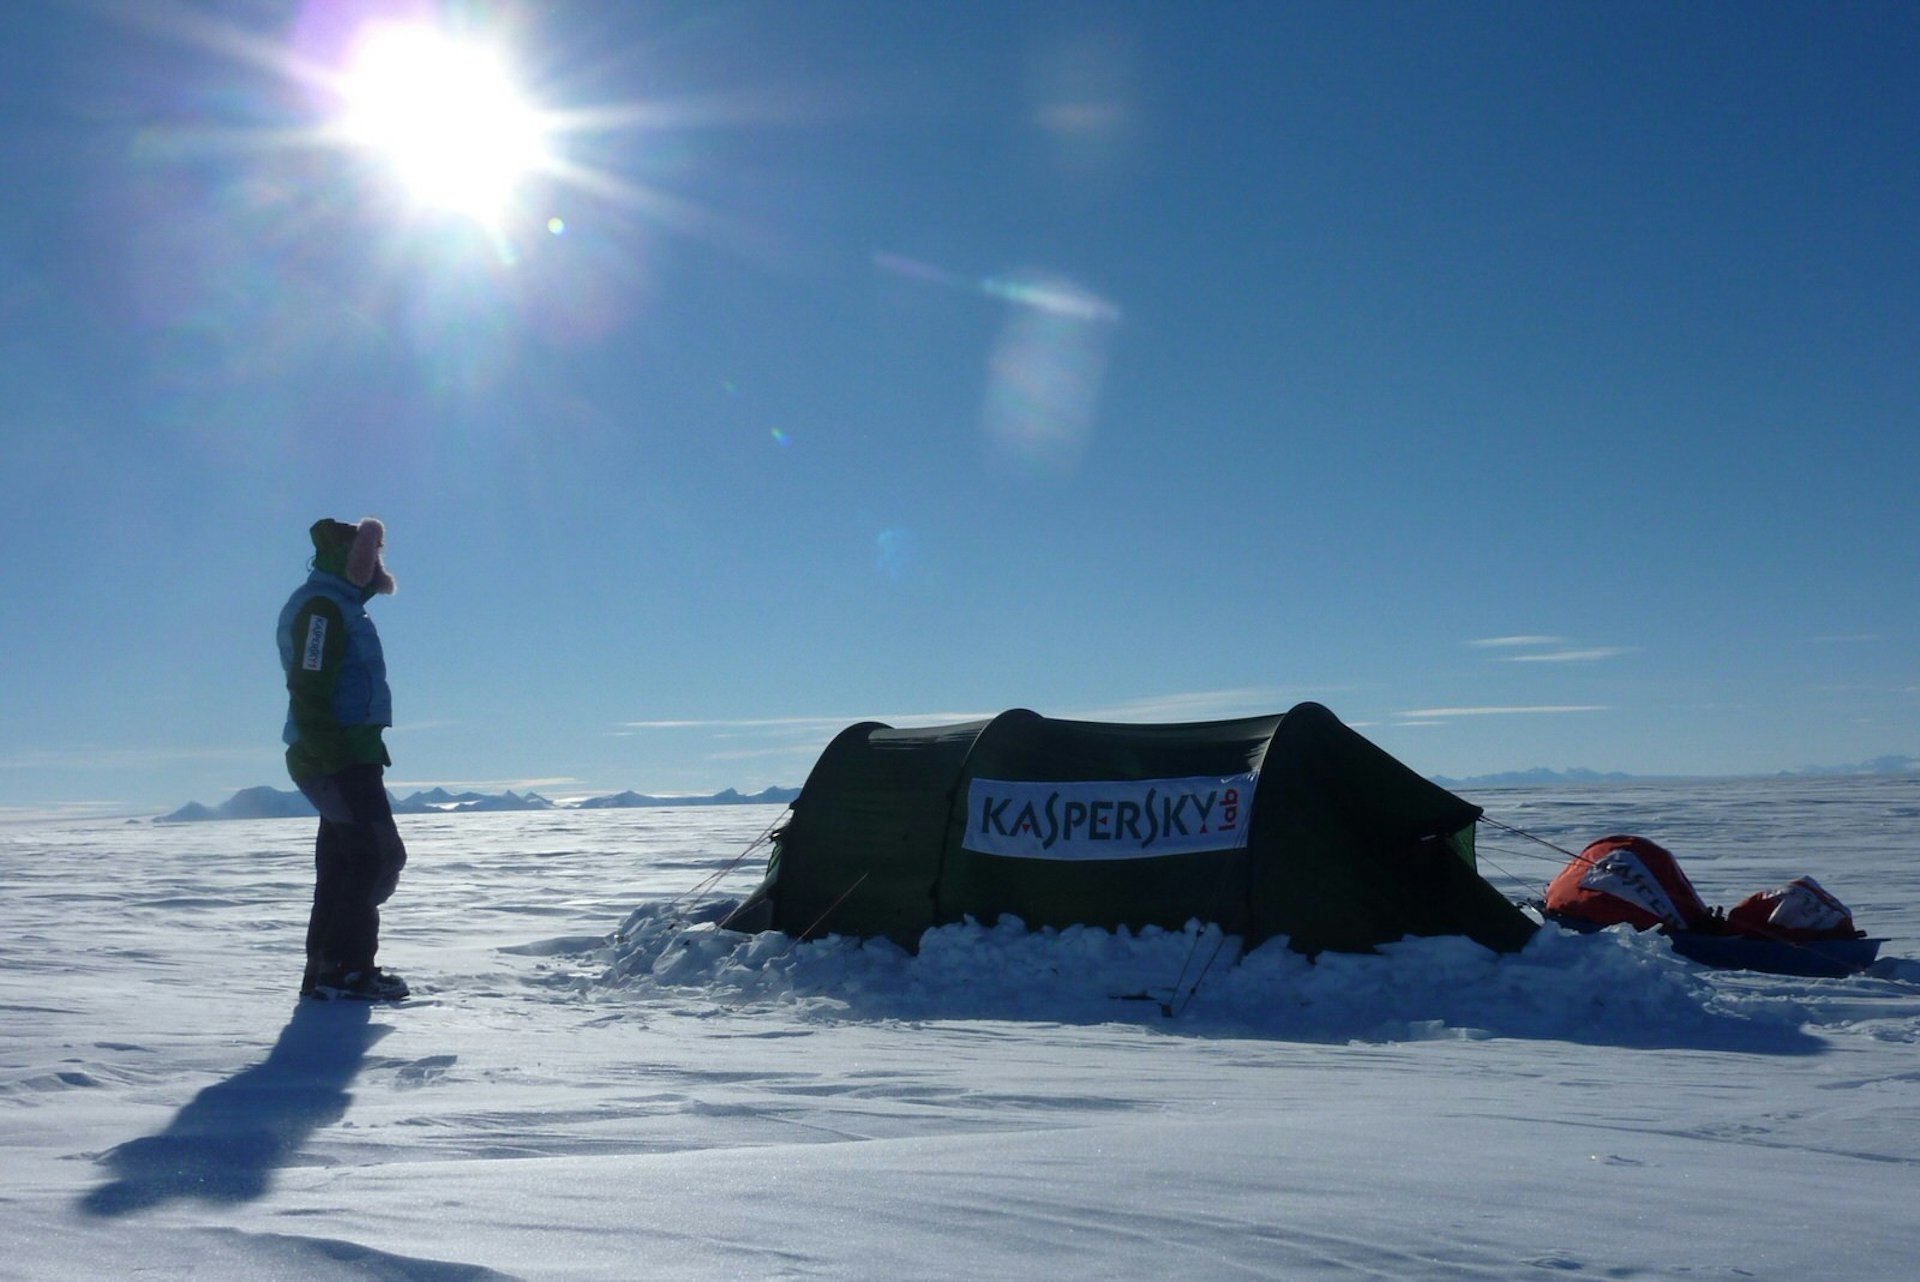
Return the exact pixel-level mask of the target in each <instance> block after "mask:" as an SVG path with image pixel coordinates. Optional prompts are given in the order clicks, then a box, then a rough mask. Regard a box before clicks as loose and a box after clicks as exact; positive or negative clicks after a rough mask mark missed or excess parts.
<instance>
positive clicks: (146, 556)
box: [0, 0, 1920, 812]
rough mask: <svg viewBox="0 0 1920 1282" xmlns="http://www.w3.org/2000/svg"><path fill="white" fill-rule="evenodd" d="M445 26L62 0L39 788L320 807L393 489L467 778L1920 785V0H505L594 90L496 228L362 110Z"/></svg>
mask: <svg viewBox="0 0 1920 1282" xmlns="http://www.w3.org/2000/svg"><path fill="white" fill-rule="evenodd" d="M375 8H376V6H373V5H371V4H365V3H362V4H346V3H336V4H332V5H320V4H318V3H317V0H314V2H313V3H309V4H305V5H303V4H299V3H292V2H288V3H274V2H269V0H248V2H246V3H241V2H239V0H235V2H233V3H226V4H185V3H181V4H158V3H154V4H139V5H131V4H130V5H125V6H117V5H113V4H75V3H56V2H51V0H26V2H24V3H16V4H9V5H6V6H5V7H4V8H0V172H4V173H5V175H6V179H5V185H6V191H7V196H6V199H5V200H4V201H0V495H4V505H5V511H6V513H7V527H8V537H7V539H6V555H5V557H4V559H3V560H0V636H4V638H5V650H6V658H5V663H4V665H0V703H3V704H4V709H3V711H0V808H7V809H15V810H18V809H23V808H41V807H49V806H72V807H86V806H96V807H100V808H103V809H108V810H113V809H122V810H126V811H129V812H139V811H140V810H142V809H143V808H145V809H158V808H165V807H171V806H173V805H176V804H178V803H179V802H182V801H185V800H187V799H189V798H196V799H200V800H204V801H210V802H211V801H218V800H220V799H223V798H224V797H225V796H226V795H228V794H229V793H230V792H232V791H233V790H235V789H237V788H240V787H245V786H249V785H252V784H258V783H274V784H276V785H281V786H284V784H285V780H284V775H283V774H282V773H281V769H280V764H279V744H278V731H279V725H280V718H281V716H282V712H283V706H284V696H283V692H282V689H281V685H280V676H279V672H278V667H277V663H276V660H275V656H274V652H273V643H272V627H273V621H274V618H275V616H276V614H277V612H278V609H279V607H280V604H281V602H282V601H283V600H284V598H285V596H286V594H287V593H288V592H289V591H291V590H292V588H293V587H294V585H295V584H296V583H297V582H299V580H300V579H301V578H302V576H303V575H304V572H305V558H306V556H307V553H308V548H307V545H306V536H305V530H306V527H307V525H308V524H309V523H310V522H311V521H313V520H314V519H315V518H317V517H320V516H323V515H326V516H335V517H340V518H343V519H349V520H351V519H355V518H357V517H359V516H361V515H364V514H369V513H371V514H376V515H379V516H380V517H381V518H383V519H384V520H385V521H386V522H387V525H388V528H389V536H388V561H389V564H390V566H391V568H392V570H393V572H394V574H395V576H396V577H397V579H398V580H399V584H400V589H399V592H398V593H397V594H396V595H395V596H394V597H392V598H383V599H381V600H379V601H377V602H376V603H375V604H374V606H373V610H374V613H375V617H376V620H377V622H378V624H379V626H380V629H381V634H382V636H383V638H384V639H385V642H386V646H387V650H388V655H389V661H390V665H391V669H392V673H393V678H394V687H395V704H396V713H397V718H398V722H399V724H398V725H397V727H396V728H395V730H394V731H393V732H392V733H391V734H390V736H389V745H390V748H391V751H392V754H393V757H394V761H395V765H394V768H393V770H392V771H391V772H390V774H389V779H390V781H391V782H392V783H393V785H394V786H396V787H398V788H402V789H406V788H410V787H412V786H415V785H428V784H434V783H447V784H456V785H460V784H470V785H476V786H481V787H486V788H500V787H508V786H512V787H526V786H533V787H536V788H538V789H539V790H541V791H543V792H546V793H548V794H549V795H556V796H567V795H577V794H583V793H591V792H611V791H617V790H619V789H622V788H629V787H630V788H636V789H639V790H642V791H650V792H706V791H712V790H714V789H718V788H721V787H725V786H736V787H740V788H742V789H754V788H758V787H762V786H765V785H768V784H783V785H797V784H799V783H800V782H802V781H803V780H804V778H805V775H806V772H807V770H808V768H809V767H810V765H811V763H812V761H813V758H814V756H815V754H816V753H817V751H818V749H819V748H820V746H821V745H822V744H824V742H825V741H826V739H827V738H829V737H830V736H831V734H832V733H833V732H834V731H835V730H837V729H839V728H840V727H841V726H843V725H845V724H847V723H849V722H851V721H854V720H859V719H863V718H868V717H875V718H879V719H882V720H890V721H893V722H895V723H896V724H904V723H908V722H925V721H936V720H945V719H964V718H969V717H972V716H976V715H987V714H991V713H993V712H996V711H999V710H1002V709H1004V708H1008V707H1014V706H1024V707H1031V708H1033V709H1035V710H1037V711H1040V712H1042V713H1045V714H1047V715H1051V716H1063V717H1083V718H1094V719H1147V720H1168V719H1177V720H1185V719H1209V718H1214V717H1223V716H1234V715H1240V714H1247V713H1255V712H1267V711H1274V710H1278V709H1282V708H1285V707H1287V706H1290V705H1291V704H1292V703H1293V702H1296V701H1298V700H1301V699H1317V700H1319V701H1321V702H1324V703H1326V704H1328V705H1329V706H1330V707H1332V708H1333V709H1334V710H1335V711H1336V712H1337V713H1339V714H1340V715H1341V716H1342V717H1344V718H1345V719H1346V720H1348V721H1349V722H1350V723H1353V724H1355V725H1359V726H1362V727H1364V728H1365V731H1366V733H1368V734H1369V735H1370V737H1372V738H1374V739H1375V740H1376V741H1377V742H1379V743H1381V744H1382V745H1383V746H1385V747H1386V748H1388V749H1389V750H1390V751H1392V752H1394V753H1396V754H1397V755H1399V756H1400V757H1402V758H1403V759H1404V760H1406V761H1407V762H1409V763H1410V764H1411V765H1413V766H1415V767H1416V768H1417V769H1420V770H1422V771H1424V772H1427V773H1439V774H1448V775H1455V776H1464V775H1471V774H1475V773H1482V772H1489V771H1496V770H1503V769H1512V768H1521V767H1527V766H1533V765H1552V766H1558V767H1565V766H1585V767H1590V768H1594V769H1603V770H1625V771H1632V772H1641V773H1716V774H1718V773H1746V772H1766V771H1773V770H1779V769H1790V768H1794V767H1797V766H1801V765H1806V764H1811V763H1836V762H1848V761H1859V760H1864V759H1867V758H1870V757H1874V756H1878V755H1881V754H1886V753H1920V602H1917V601H1916V594H1915V584H1916V580H1917V579H1920V521H1916V516H1915V494H1916V483H1915V477H1916V470H1917V469H1916V462H1917V461H1920V449H1917V448H1916V445H1915V428H1916V425H1920V237H1916V235H1915V230H1914V229H1915V228H1916V227H1920V147H1916V145H1915V144H1916V131H1917V130H1920V78H1916V77H1915V76H1914V75H1913V74H1912V69H1913V68H1914V67H1915V66H1916V65H1920V10H1916V9H1915V8H1913V7H1912V6H1909V5H1901V4H1830V3H1822V4H1752V5H1747V4H1679V5H1676V4H1670V3H1659V4H1631V3H1622V4H1604V5H1603V4H1573V3H1568V4H1518V5H1506V4H1473V5H1439V4H1366V3H1338V4H1284V3H1247V4H1229V3H1202V4H1175V3H1101V4H1063V3H1021V4H1000V3H994V2H992V0H981V2H975V3H966V4H960V3H953V4H899V3H890V2H882V0H874V2H871V3H856V2H852V0H818V2H816V3H807V4H782V3H768V4H756V3H734V4H679V3H676V4H646V3H637V2H636V3H632V4H620V5H603V4H597V3H585V2H582V3H557V4H540V5H522V6H513V5H498V6H472V5H466V6H459V7H458V11H457V13H452V12H449V11H444V10H443V12H449V16H447V17H446V18H445V19H444V20H445V21H446V22H447V23H448V24H450V25H454V26H457V27H458V28H459V30H460V31H461V32H462V33H463V35H464V36H465V37H466V38H471V39H483V40H487V41H492V42H495V43H499V44H504V45H505V46H507V47H508V48H509V49H510V51H511V54H510V58H511V61H512V63H513V65H514V66H515V67H517V69H518V75H519V77H520V79H521V81H522V83H523V86H524V88H525V91H526V93H527V95H528V96H529V97H530V98H532V99H534V100H535V101H536V102H537V103H538V104H539V105H540V106H541V108H542V109H543V110H545V111H546V112H547V113H548V116H547V119H548V120H549V121H550V122H551V123H553V124H554V126H555V132H554V133H553V134H552V135H551V136H550V137H549V140H548V147H549V155H550V159H551V163H550V164H549V165H548V166H547V167H546V168H545V169H543V170H542V171H540V172H537V173H535V174H533V175H531V176H530V177H529V178H528V179H527V181H525V182H524V183H523V184H522V185H521V186H520V187H519V188H518V189H517V190H516V193H515V196H514V201H513V204H512V206H511V207H510V208H509V210H508V211H507V212H506V213H505V214H504V215H502V216H501V217H500V218H499V219H498V220H497V221H495V222H493V223H491V224H490V225H488V226H482V225H481V224H480V223H477V222H475V221H474V220H472V219H470V218H463V217H461V216H459V215H458V214H456V213H453V212H451V211H447V210H441V209H434V208H428V207H423V206H421V205H420V204H419V202H418V201H417V200H416V199H414V198H413V197H412V196H410V195H409V191H408V189H407V187H406V185H405V183H404V182H403V181H402V175H401V174H400V173H399V172H397V171H396V170H395V169H394V168H393V166H392V165H390V164H386V163H383V162H382V161H381V159H380V158H379V157H377V156H375V155H373V154H372V153H370V152H369V151H368V150H367V149H366V148H364V147H355V146H352V145H346V144H342V143H340V142H338V141H330V140H329V138H328V136H326V135H324V133H323V131H324V130H325V128H326V126H327V124H328V122H329V120H330V119H332V118H333V117H334V116H336V115H337V114H338V108H339V103H338V101H337V95H334V96H330V91H329V88H328V86H330V85H333V84H334V83H335V82H334V81H332V80H329V79H328V75H329V68H330V67H331V66H332V65H333V63H337V62H338V61H339V60H340V59H341V58H342V57H344V56H345V55H344V53H343V50H344V49H346V48H347V47H348V44H349V37H350V35H351V29H352V28H353V27H354V26H355V22H356V20H357V19H358V18H359V17H362V16H365V15H367V14H370V13H371V12H373V10H374V9H375ZM386 8H387V9H388V10H390V11H391V10H393V9H396V8H405V9H407V10H409V11H411V12H412V13H414V14H415V15H416V16H427V17H430V16H433V13H434V8H433V6H431V5H428V4H426V3H424V0H419V2H416V3H412V4H408V5H388V6H386ZM330 59H331V60H333V63H330V62H329V60H330Z"/></svg>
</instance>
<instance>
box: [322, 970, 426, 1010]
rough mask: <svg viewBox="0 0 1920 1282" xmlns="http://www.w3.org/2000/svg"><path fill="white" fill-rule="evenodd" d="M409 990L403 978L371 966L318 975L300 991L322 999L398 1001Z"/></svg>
mask: <svg viewBox="0 0 1920 1282" xmlns="http://www.w3.org/2000/svg"><path fill="white" fill-rule="evenodd" d="M409 991H410V990H409V989H408V988H407V981H406V980H404V979H402V978H400V976H398V975H394V974H390V973H389V972H387V971H383V970H381V969H380V968H379V967H378V966H374V967H370V968H369V969H366V970H348V971H332V972H330V973H328V974H325V975H320V976H317V977H316V978H315V979H314V981H313V987H312V988H311V989H305V988H303V989H302V990H301V995H302V996H306V997H316V998H318V999H320V1000H321V1001H360V1002H397V1001H400V1000H402V999H403V998H405V997H406V996H407V994H408V993H409Z"/></svg>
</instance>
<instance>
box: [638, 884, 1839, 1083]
mask: <svg viewBox="0 0 1920 1282" xmlns="http://www.w3.org/2000/svg"><path fill="white" fill-rule="evenodd" d="M731 907H732V904H731V903H722V904H716V905H711V906H708V907H707V908H705V909H703V910H702V911H700V912H697V913H696V914H693V916H694V917H696V918H699V919H700V920H689V919H687V918H685V917H680V916H676V915H675V914H674V913H672V912H671V911H669V910H668V908H665V907H654V906H649V907H642V908H640V909H638V910H636V911H635V912H634V913H633V914H632V915H631V916H629V917H628V918H627V920H626V922H625V924H624V925H622V927H621V928H620V930H619V932H618V933H617V934H616V935H615V936H614V937H613V941H612V944H611V958H610V964H609V966H608V968H607V971H606V974H605V975H604V977H603V978H602V981H601V982H602V983H603V984H605V985H608V986H611V987H614V988H618V989H624V990H629V991H630V992H631V993H632V994H633V995H634V996H642V995H645V996H659V995H664V994H667V993H669V992H670V991H672V990H680V991H682V992H684V993H698V994H700V995H702V996H703V997H705V998H707V999H709V1000H714V1001H719V1002H731V1003H776V1004H782V1005H785V1006H788V1007H792V1008H795V1010H796V1013H799V1014H802V1015H806V1016H812V1017H817V1018H823V1019H847V1018H852V1019H894V1020H923V1019H1010V1018H1011V1019H1033V1020H1042V1021H1049V1022H1056V1023H1101V1022H1110V1021H1116V1020H1140V1021H1152V1022H1153V1023H1155V1024H1156V1025H1164V1026H1166V1027H1169V1028H1173V1029H1177V1030H1179V1031H1182V1032H1191V1033H1202V1032H1204V1033H1210V1034H1234V1033H1239V1034H1245V1035H1257V1036H1271V1037H1284V1038H1287V1039H1290V1040H1305V1041H1377V1042H1399V1041H1418V1040H1427V1039H1438V1038H1480V1037H1533V1038H1541V1037H1546V1038H1562V1039H1569V1040H1583V1039H1591V1038H1599V1039H1602V1040H1605V1041H1606V1042H1608V1043H1610V1044H1614V1045H1634V1044H1671V1043H1673V1042H1675V1041H1676V1040H1677V1041H1680V1042H1683V1043H1684V1044H1687V1045H1703V1044H1715V1045H1739V1044H1740V1043H1741V1042H1743V1041H1757V1042H1764V1043H1768V1044H1770V1045H1773V1046H1774V1047H1775V1048H1776V1049H1777V1044H1778V1043H1779V1042H1780V1040H1781V1039H1783V1038H1786V1039H1793V1038H1796V1037H1797V1036H1799V1033H1798V1030H1799V1028H1800V1026H1801V1025H1802V1024H1804V1023H1806V1022H1808V1021H1809V1019H1814V1020H1815V1021H1816V1022H1817V1012H1812V1011H1809V1009H1808V1008H1807V1006H1806V1004H1805V1003H1803V1002H1802V1001H1799V1000H1795V999H1793V998H1791V997H1784V996H1783V995H1782V993H1781V984H1780V982H1778V980H1779V977H1771V978H1772V979H1774V980H1775V981H1776V982H1774V983H1773V984H1771V985H1770V986H1769V994H1768V995H1766V996H1762V997H1759V998H1757V999H1756V998H1749V997H1744V996H1742V995H1741V994H1740V993H1739V992H1738V991H1737V986H1736V988H1735V989H1733V990H1729V989H1728V988H1727V987H1725V986H1721V985H1715V984H1713V983H1710V982H1708V981H1707V979H1705V978H1704V976H1703V973H1702V972H1701V971H1700V970H1699V968H1698V967H1694V966H1691V965H1689V964H1688V963H1686V962H1685V961H1683V960H1681V959H1680V958H1678V957H1676V956H1674V955H1673V954H1672V952H1671V951H1670V950H1669V949H1668V948H1667V946H1666V944H1665V942H1664V941H1663V940H1661V939H1659V938H1658V937H1656V936H1642V935H1636V934H1634V933H1633V932H1631V931H1630V930H1627V929H1625V928H1621V929H1616V930H1611V931H1606V932H1602V933H1600V934H1598V935H1579V934H1574V933H1572V932H1568V931H1563V930H1561V929H1559V928H1557V927H1553V926H1547V927H1544V928H1542V929H1541V931H1540V932H1539V934H1538V935H1537V936H1536V937H1535V938H1534V940H1533V942H1532V943H1531V944H1530V945H1529V946H1528V947H1527V948H1526V950H1525V951H1523V952H1521V953H1518V954H1513V955H1506V956H1502V955H1500V954H1497V953H1494V952H1493V951H1491V950H1489V949H1487V948H1483V947H1482V946H1480V945H1479V944H1476V943H1474V942H1473V941H1471V940H1468V939H1463V938H1459V937H1456V936H1448V937H1440V938H1431V939H1406V940H1402V941H1400V942H1399V943H1396V944H1391V945H1388V946H1386V947H1384V948H1382V949H1381V950H1380V951H1379V952H1378V953H1376V954H1350V953H1323V954H1321V955H1320V956H1319V957H1318V958H1317V959H1314V960H1309V959H1308V958H1306V957H1304V956H1302V955H1301V954H1299V953H1296V952H1294V951H1292V950H1291V949H1289V948H1287V947H1286V944H1285V941H1284V940H1280V939H1274V940H1269V941H1267V942H1266V943H1265V944H1263V945H1262V946H1261V947H1259V948H1257V949H1255V950H1253V951H1252V952H1251V953H1248V954H1246V955H1245V956H1241V955H1240V954H1239V942H1240V941H1239V940H1238V939H1237V938H1233V937H1224V938H1223V936H1222V935H1221V932H1220V930H1219V928H1218V927H1215V926H1202V925H1201V924H1199V923H1197V922H1189V923H1188V925H1187V928H1186V930H1184V931H1180V932H1173V931H1166V930H1162V929H1159V928H1157V927H1148V928H1146V929H1144V930H1142V931H1140V932H1139V933H1138V934H1134V933H1131V932H1128V931H1125V930H1122V931H1119V932H1110V931H1106V930H1102V929H1096V928H1090V927H1080V926H1076V927H1070V928H1067V929H1065V930H1041V931H1028V930H1027V929H1026V927H1025V925H1024V924H1023V923H1021V922H1020V921H1019V920H1018V919H1017V918H1005V919H1002V920H1001V921H999V922H998V923H996V924H995V925H993V926H991V927H988V926H981V925H979V924H977V923H974V922H971V921H969V922H968V923H966V924H964V925H952V926H943V927H939V928H936V929H934V930H931V931H928V932H927V933H926V935H925V936H924V937H923V938H922V940H921V946H920V952H919V954H918V955H917V956H916V955H914V954H910V953H908V952H906V951H905V950H903V949H901V948H900V947H898V946H897V945H895V944H893V943H890V942H888V941H887V940H884V939H881V940H860V939H854V938H849V937H845V936H829V937H827V938H824V939H821V940H816V941H809V942H804V943H796V942H795V941H794V940H793V939H791V938H789V937H788V936H785V935H781V934H776V933H772V932H769V933H766V934H759V935H743V934H740V933H737V932H734V931H730V930H724V929H720V928H719V927H717V926H716V925H715V924H714V922H715V921H717V920H719V919H722V918H724V916H725V915H726V912H727V911H728V910H729V909H730V908H731ZM1169 1017H1171V1019H1169Z"/></svg>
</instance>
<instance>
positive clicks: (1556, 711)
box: [1400, 703, 1607, 720]
mask: <svg viewBox="0 0 1920 1282" xmlns="http://www.w3.org/2000/svg"><path fill="white" fill-rule="evenodd" d="M1605 711H1607V705H1605V704H1603V703H1542V704H1501V705H1490V706H1485V707H1477V708H1413V709H1410V710H1408V711H1406V712H1403V713H1401V714H1400V715H1401V716H1402V717H1405V718H1409V719H1411V720H1444V719H1451V718H1454V717H1531V716H1559V715H1562V714H1568V713H1576V712H1605Z"/></svg>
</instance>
